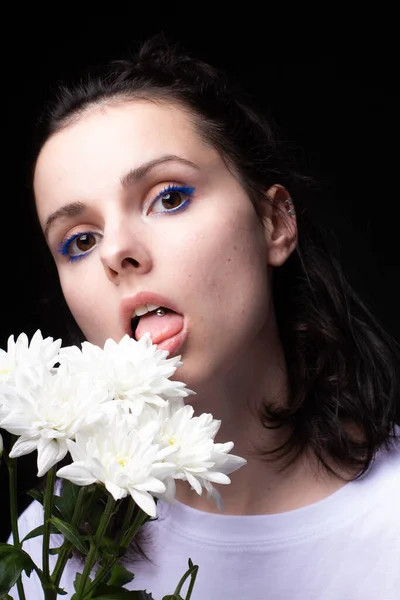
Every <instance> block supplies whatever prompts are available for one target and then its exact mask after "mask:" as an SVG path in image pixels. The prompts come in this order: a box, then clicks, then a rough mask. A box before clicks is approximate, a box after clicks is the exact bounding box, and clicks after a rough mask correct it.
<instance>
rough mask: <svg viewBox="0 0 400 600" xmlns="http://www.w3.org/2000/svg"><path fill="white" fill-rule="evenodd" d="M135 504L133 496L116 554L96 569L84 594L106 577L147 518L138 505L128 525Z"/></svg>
mask: <svg viewBox="0 0 400 600" xmlns="http://www.w3.org/2000/svg"><path fill="white" fill-rule="evenodd" d="M135 506H136V503H135V501H134V500H133V498H131V499H130V502H129V506H128V508H127V511H126V513H125V517H124V520H123V523H122V527H121V533H122V539H121V540H120V541H119V549H118V555H117V556H115V557H113V558H111V559H110V560H109V561H108V562H107V563H106V564H105V565H103V566H102V567H101V568H100V569H99V570H98V571H97V573H96V577H95V578H94V579H93V581H92V583H91V584H90V585H89V587H88V589H87V590H86V592H85V595H87V594H89V593H90V592H92V591H93V590H94V589H95V588H96V586H97V585H98V584H99V583H101V582H102V581H104V579H105V578H106V577H107V575H108V573H109V572H110V570H111V569H112V568H113V566H114V565H115V564H116V563H117V562H118V561H119V560H120V558H121V556H123V555H124V554H125V552H126V550H127V548H128V546H129V544H130V543H131V541H132V540H133V538H134V537H135V535H136V533H137V532H138V530H139V528H140V527H141V526H142V525H143V523H145V522H146V521H147V520H148V518H149V515H148V514H147V513H145V512H144V511H143V510H142V509H141V508H139V507H138V514H137V515H136V517H135V520H134V521H133V524H132V525H130V522H131V519H132V515H133V511H134V510H135Z"/></svg>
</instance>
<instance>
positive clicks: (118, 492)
mask: <svg viewBox="0 0 400 600" xmlns="http://www.w3.org/2000/svg"><path fill="white" fill-rule="evenodd" d="M104 485H105V486H106V489H107V490H108V491H109V492H110V494H111V496H112V497H113V498H114V500H120V499H121V498H125V497H126V496H127V495H128V493H127V491H126V490H124V489H123V488H121V487H119V485H116V484H115V483H113V482H112V481H110V480H106V481H105V482H104Z"/></svg>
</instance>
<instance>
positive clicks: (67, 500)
mask: <svg viewBox="0 0 400 600" xmlns="http://www.w3.org/2000/svg"><path fill="white" fill-rule="evenodd" d="M80 489H81V488H80V486H79V485H75V484H74V483H71V482H70V481H68V480H67V479H66V480H64V482H63V485H62V490H61V495H60V496H54V505H55V506H56V507H57V508H58V510H59V511H60V517H61V519H63V520H64V521H71V520H72V515H73V514H74V509H75V506H76V503H77V500H78V496H79V491H80Z"/></svg>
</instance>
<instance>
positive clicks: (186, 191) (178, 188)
mask: <svg viewBox="0 0 400 600" xmlns="http://www.w3.org/2000/svg"><path fill="white" fill-rule="evenodd" d="M169 192H178V193H179V194H182V196H183V197H184V199H183V201H182V204H180V205H179V206H177V207H176V208H170V209H165V210H163V211H160V212H158V213H155V214H156V215H158V216H161V215H169V214H172V213H176V212H178V211H180V210H184V209H185V208H187V207H188V206H189V204H190V202H191V201H192V196H193V194H194V192H195V188H194V187H192V186H187V185H178V184H170V185H168V186H167V187H166V188H164V189H163V190H162V191H161V192H160V193H159V194H157V196H156V198H155V199H154V200H153V202H152V203H151V206H150V211H151V209H152V207H153V206H154V204H155V203H156V202H158V201H159V200H160V199H161V198H162V197H163V196H164V195H166V194H168V193H169ZM82 235H96V234H94V233H93V232H92V231H78V232H77V233H74V234H72V235H70V236H69V237H67V238H66V239H64V240H62V241H61V242H60V244H59V245H58V248H57V252H59V253H60V254H62V255H63V256H66V257H67V258H68V260H69V261H70V262H74V261H76V260H81V259H82V258H85V257H86V256H87V255H88V254H90V252H91V251H92V248H91V249H89V250H86V252H81V253H80V254H71V255H70V254H69V250H70V247H71V244H72V243H73V242H74V241H75V240H76V239H77V238H79V237H80V236H82Z"/></svg>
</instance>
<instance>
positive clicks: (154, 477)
mask: <svg viewBox="0 0 400 600" xmlns="http://www.w3.org/2000/svg"><path fill="white" fill-rule="evenodd" d="M157 429H158V425H157V423H155V422H153V423H148V424H147V425H146V426H144V427H142V428H141V429H140V430H135V429H130V428H129V423H128V421H127V420H126V419H125V418H124V416H123V415H120V417H119V418H117V417H114V418H113V419H112V420H111V422H109V423H107V424H103V426H102V427H100V428H97V429H96V431H94V432H93V435H91V436H90V435H87V434H86V433H83V432H82V433H78V434H77V435H76V441H75V442H71V441H67V445H68V449H69V451H70V453H71V456H72V458H73V460H74V462H73V463H72V464H71V465H68V466H66V467H62V468H61V469H59V471H58V472H57V476H58V477H63V478H65V479H69V480H70V481H72V483H75V484H76V485H90V484H92V483H95V482H100V483H103V484H104V485H105V487H106V488H107V490H108V491H109V492H110V494H112V496H113V497H114V499H115V500H119V499H120V498H125V497H126V496H127V495H128V494H130V495H131V496H132V498H133V499H134V501H135V502H136V503H137V504H138V506H140V507H141V508H142V509H143V510H144V511H145V512H146V513H147V514H148V515H150V516H152V517H155V516H156V504H155V501H154V498H153V496H152V494H155V493H163V492H164V491H165V489H166V488H165V485H164V483H163V482H162V479H163V478H164V477H167V476H168V475H169V474H170V473H171V469H172V468H173V465H172V466H171V465H169V464H168V463H166V462H163V461H164V458H165V455H166V452H165V451H160V449H159V447H158V445H157V444H155V443H154V435H155V433H156V432H157Z"/></svg>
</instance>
